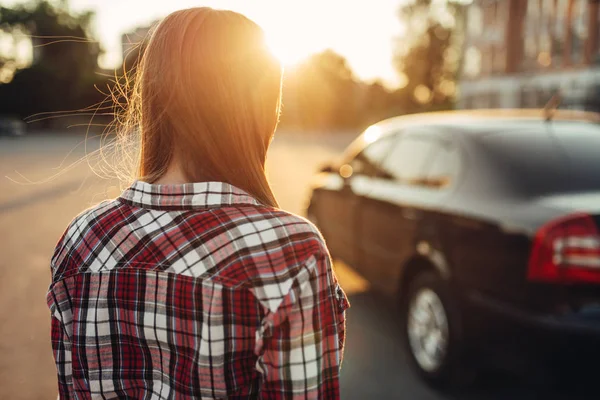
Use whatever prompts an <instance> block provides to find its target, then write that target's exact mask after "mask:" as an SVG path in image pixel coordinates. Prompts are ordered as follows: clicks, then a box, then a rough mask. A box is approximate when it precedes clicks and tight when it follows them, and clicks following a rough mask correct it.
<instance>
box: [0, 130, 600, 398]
mask: <svg viewBox="0 0 600 400" xmlns="http://www.w3.org/2000/svg"><path fill="white" fill-rule="evenodd" d="M349 140H350V137H349V136H348V135H344V136H342V135H339V136H337V137H334V138H327V139H323V138H322V137H319V136H316V135H313V136H299V135H287V136H284V135H281V136H280V137H279V138H277V139H276V140H275V142H274V144H273V146H272V150H271V153H270V156H269V175H270V179H271V182H272V184H273V186H274V190H275V192H276V195H277V197H278V199H279V201H280V205H281V207H282V208H284V209H286V210H289V211H291V212H295V213H301V212H302V210H303V208H304V204H305V201H306V198H307V195H308V182H309V180H310V177H311V175H312V173H313V171H314V170H315V169H316V168H317V166H318V165H319V164H321V163H322V162H324V161H325V160H327V159H329V158H330V157H332V156H333V155H335V154H337V153H338V152H339V151H340V149H342V148H343V147H344V146H345V145H346V144H347V143H348V142H349ZM86 147H87V150H86ZM97 148H98V141H97V140H95V139H89V140H87V141H84V140H83V137H81V136H76V135H36V136H33V135H32V136H29V137H24V138H20V139H17V140H15V139H8V138H0V238H1V240H0V274H1V278H0V399H7V400H8V399H10V400H21V399H51V398H54V396H55V393H56V389H55V387H56V385H55V380H54V379H55V378H54V373H55V372H54V365H53V361H52V356H51V350H50V343H49V314H48V311H47V308H46V302H45V294H46V289H47V287H48V284H49V282H50V276H49V266H48V262H49V258H50V255H51V253H52V250H53V248H54V245H55V243H56V241H57V240H58V237H59V235H60V234H61V233H62V231H63V229H64V228H65V227H66V225H67V224H68V222H69V221H70V220H71V219H72V218H73V217H74V216H75V215H76V214H78V213H79V212H81V211H82V210H84V209H85V208H88V207H90V206H92V205H94V204H95V203H97V202H98V201H100V200H102V199H104V198H108V197H114V196H116V195H117V194H118V193H119V192H120V188H119V187H118V184H117V183H116V181H115V180H114V179H102V178H103V177H102V176H101V177H99V176H97V175H96V174H95V173H94V172H92V169H91V168H90V167H93V169H94V171H96V173H100V175H103V174H105V173H106V172H107V170H106V168H103V167H106V164H103V163H102V162H101V159H99V157H98V156H97V153H94V150H95V149H97ZM86 153H87V154H90V155H89V156H88V157H87V158H82V157H83V156H84V155H85V154H86ZM109 162H110V161H109ZM336 269H337V273H338V276H339V278H340V281H341V283H342V285H343V286H344V288H345V289H346V291H347V293H348V294H349V297H350V302H351V305H352V306H351V308H350V310H349V311H348V322H347V346H346V353H345V359H344V365H343V368H342V377H341V381H342V382H341V384H342V398H343V399H357V400H363V399H384V400H387V399H417V400H421V399H422V400H434V399H435V400H441V399H467V400H475V399H511V400H513V399H514V400H518V399H537V398H539V399H573V398H600V395H599V396H597V397H590V396H589V395H583V397H581V396H580V397H576V396H575V395H573V393H558V392H555V391H552V392H548V391H543V390H542V389H541V386H542V385H540V384H539V383H538V384H533V383H531V382H527V381H526V380H523V379H519V378H515V377H511V376H510V375H507V374H501V373H488V374H484V376H483V377H482V378H481V379H479V380H478V382H477V383H476V385H475V387H474V388H472V389H469V390H468V391H462V392H459V393H452V394H449V393H438V392H435V391H433V390H431V389H429V388H427V387H426V386H424V385H423V384H422V383H421V382H420V381H419V380H418V379H417V378H416V377H415V375H414V374H413V373H412V371H411V370H410V369H409V368H408V364H407V361H406V360H407V358H406V355H405V354H404V352H403V350H402V348H401V347H400V344H399V339H398V337H399V328H398V326H397V323H396V317H395V311H394V307H393V305H391V304H388V302H387V301H386V300H384V299H382V298H381V297H379V296H378V295H377V294H376V293H373V292H372V291H370V290H369V285H368V283H367V282H365V281H364V280H363V279H362V278H361V277H360V276H359V275H358V274H356V273H355V272H354V271H353V270H352V269H350V268H349V267H347V266H345V265H342V264H340V263H336Z"/></svg>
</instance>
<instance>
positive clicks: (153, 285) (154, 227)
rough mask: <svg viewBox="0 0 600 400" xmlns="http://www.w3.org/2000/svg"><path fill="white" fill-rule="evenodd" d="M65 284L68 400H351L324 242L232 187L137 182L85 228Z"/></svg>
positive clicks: (91, 213)
mask: <svg viewBox="0 0 600 400" xmlns="http://www.w3.org/2000/svg"><path fill="white" fill-rule="evenodd" d="M52 277H53V279H52V284H51V286H50V289H49V291H48V305H49V307H50V310H51V313H52V346H53V350H54V357H55V360H56V366H57V370H58V383H59V393H60V398H61V399H72V398H73V399H92V398H94V399H95V398H102V399H109V398H130V399H199V398H211V399H212V398H229V399H233V398H263V399H284V398H285V399H288V398H302V399H305V398H310V399H317V398H326V399H335V398H339V369H340V364H341V360H342V352H343V345H344V312H345V310H346V309H347V308H348V306H349V304H348V301H347V299H346V296H345V294H344V293H343V291H342V290H341V288H340V287H339V285H338V283H337V280H336V278H335V276H334V274H333V271H332V269H331V261H330V257H329V254H328V252H327V248H326V247H325V245H324V243H323V239H322V237H321V235H320V234H319V232H318V231H317V229H316V228H315V227H314V226H313V225H312V224H311V223H310V222H308V221H306V220H304V219H302V218H300V217H297V216H295V215H292V214H289V213H286V212H284V211H281V210H278V209H274V208H271V207H267V206H264V205H261V204H259V203H258V202H257V201H256V200H255V199H254V198H252V197H251V196H249V195H248V194H247V193H245V192H244V191H242V190H240V189H237V188H235V187H233V186H231V185H228V184H226V183H219V182H208V183H194V184H185V185H151V184H148V183H144V182H135V183H134V184H133V185H132V186H131V187H130V188H129V189H127V190H126V191H125V192H124V193H123V194H122V195H121V197H120V198H118V199H116V200H113V201H107V202H103V203H101V204H100V205H98V206H97V207H94V208H93V209H90V210H88V211H86V212H84V213H82V214H81V215H79V216H78V217H77V218H75V220H74V221H73V222H72V223H71V225H70V226H69V227H68V229H67V231H66V232H65V234H64V235H63V237H62V238H61V239H60V241H59V243H58V245H57V247H56V251H55V253H54V256H53V258H52Z"/></svg>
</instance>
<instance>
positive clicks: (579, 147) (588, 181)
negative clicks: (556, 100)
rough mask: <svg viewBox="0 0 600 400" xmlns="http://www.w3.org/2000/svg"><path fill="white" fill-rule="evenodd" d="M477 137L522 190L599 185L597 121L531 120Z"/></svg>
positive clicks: (541, 191) (557, 190)
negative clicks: (516, 126) (593, 122)
mask: <svg viewBox="0 0 600 400" xmlns="http://www.w3.org/2000/svg"><path fill="white" fill-rule="evenodd" d="M478 139H479V142H480V145H481V147H482V149H483V151H484V153H485V154H484V156H485V157H486V159H487V160H489V162H491V163H492V165H493V168H494V170H495V171H497V173H498V174H500V176H501V177H504V178H505V180H506V181H507V182H508V184H509V185H510V186H511V187H513V188H515V189H516V190H518V191H519V192H522V193H526V194H530V195H543V194H551V193H565V192H587V191H600V126H599V125H595V124H589V123H581V122H559V121H554V122H548V123H539V122H538V123H533V122H532V123H531V124H530V126H527V125H526V124H523V126H521V127H519V128H518V129H513V130H510V131H502V132H498V133H493V134H488V135H485V136H482V137H480V138H478Z"/></svg>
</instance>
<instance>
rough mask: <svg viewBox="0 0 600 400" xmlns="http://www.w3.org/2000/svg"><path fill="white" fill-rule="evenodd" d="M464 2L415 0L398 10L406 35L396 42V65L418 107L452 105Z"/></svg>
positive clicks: (406, 90) (428, 108)
mask: <svg viewBox="0 0 600 400" xmlns="http://www.w3.org/2000/svg"><path fill="white" fill-rule="evenodd" d="M464 3H465V1H459V0H437V1H436V0H412V1H411V2H409V3H407V4H405V5H403V6H402V7H401V8H400V10H399V18H400V21H401V23H402V24H403V25H404V27H405V32H406V34H405V35H404V36H403V37H401V38H398V40H397V43H396V45H395V49H394V50H395V60H394V61H395V66H396V69H397V71H398V73H399V74H402V75H404V76H405V77H406V78H407V86H406V88H405V92H406V93H407V95H408V96H409V99H410V101H411V102H412V106H413V108H415V110H423V109H427V110H431V109H446V108H451V107H452V104H453V101H454V96H455V93H456V90H455V88H456V83H455V82H456V78H457V74H458V72H459V71H458V69H459V58H460V57H459V54H460V46H461V40H462V27H463V21H464V13H465V10H464V7H465V4H464Z"/></svg>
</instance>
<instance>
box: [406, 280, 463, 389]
mask: <svg viewBox="0 0 600 400" xmlns="http://www.w3.org/2000/svg"><path fill="white" fill-rule="evenodd" d="M404 299H405V300H404V301H403V307H402V311H403V322H404V323H403V330H404V332H403V333H404V335H403V336H404V341H405V347H406V349H407V351H408V354H409V357H410V359H411V361H412V364H413V367H414V368H415V369H416V371H417V372H418V373H419V375H421V376H422V377H423V378H424V379H425V380H426V381H427V382H428V383H430V384H431V385H433V386H455V385H462V384H463V383H462V382H463V377H464V376H466V375H467V374H466V372H467V370H466V369H465V368H464V363H463V362H462V361H463V360H462V356H463V355H462V345H461V327H460V315H459V312H458V309H457V307H456V304H455V303H454V301H453V299H452V297H451V294H450V292H449V290H448V287H447V284H446V283H445V282H444V281H443V280H442V279H441V278H440V277H439V276H438V275H437V274H435V273H433V272H424V273H421V274H419V275H417V276H416V277H415V278H414V279H413V280H412V282H411V283H410V284H409V289H408V292H407V295H406V297H405V298H404Z"/></svg>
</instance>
